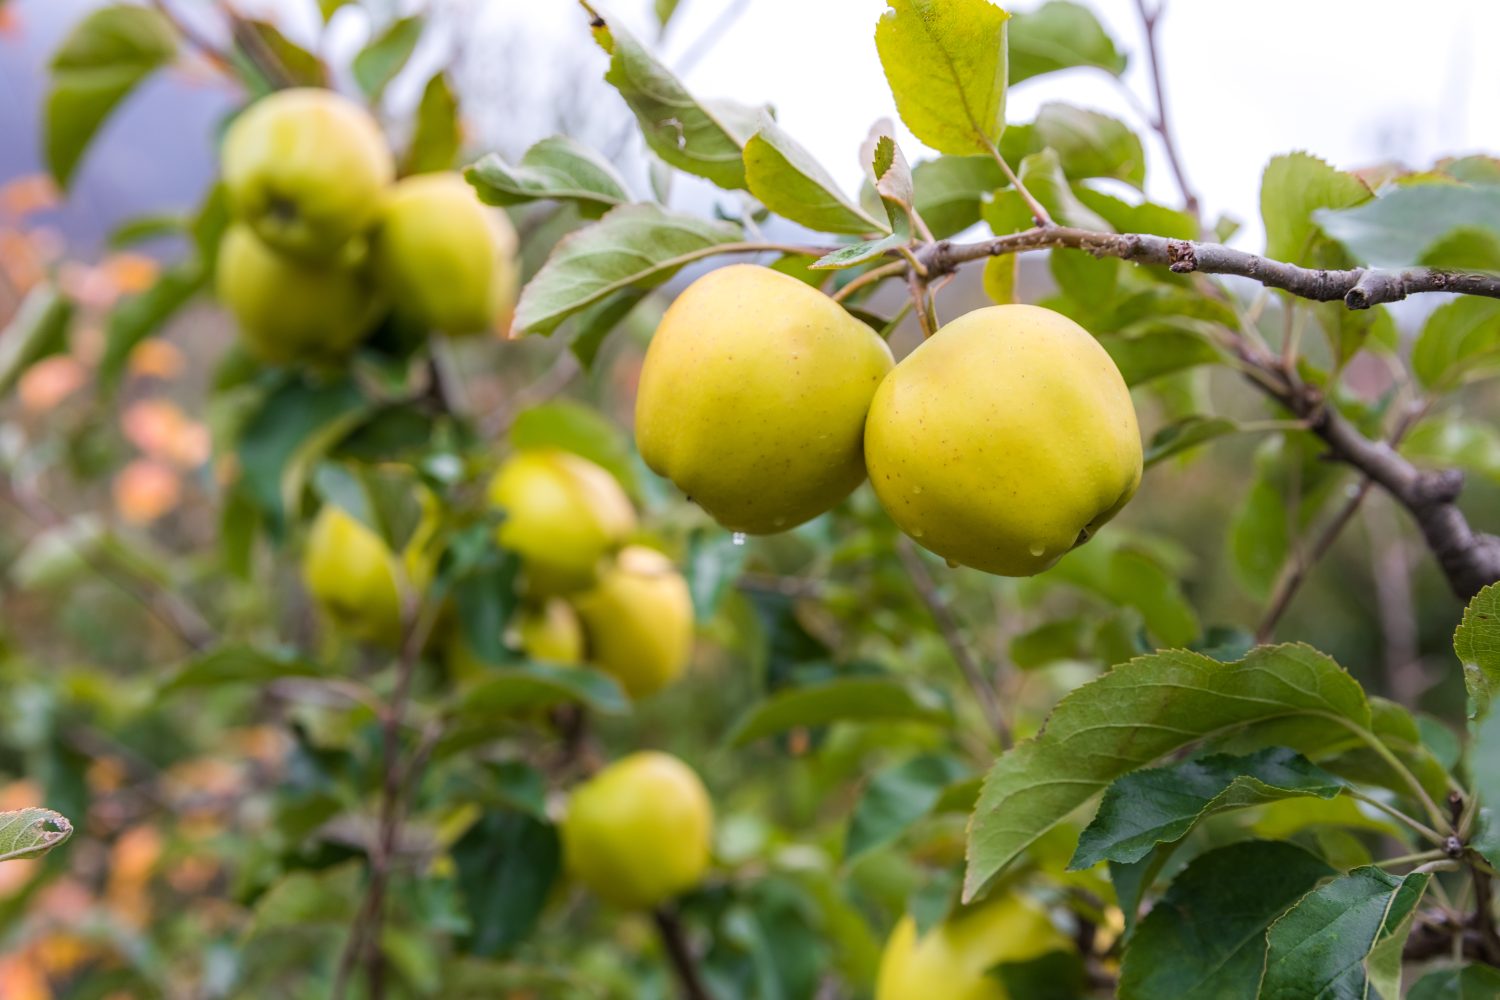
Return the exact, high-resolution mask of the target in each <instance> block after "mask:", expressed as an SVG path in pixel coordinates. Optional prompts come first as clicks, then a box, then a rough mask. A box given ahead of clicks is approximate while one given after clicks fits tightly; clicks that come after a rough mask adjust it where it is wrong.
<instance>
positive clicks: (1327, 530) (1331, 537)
mask: <svg viewBox="0 0 1500 1000" xmlns="http://www.w3.org/2000/svg"><path fill="white" fill-rule="evenodd" d="M1374 485H1375V481H1374V480H1373V479H1370V478H1368V477H1366V478H1365V479H1363V480H1361V481H1360V484H1359V485H1358V486H1357V487H1355V489H1354V492H1353V493H1351V494H1349V498H1348V499H1347V500H1345V501H1344V505H1343V506H1342V507H1340V508H1339V509H1338V513H1336V514H1334V515H1333V517H1332V518H1331V519H1330V520H1329V521H1328V523H1327V524H1326V525H1324V526H1323V530H1322V531H1321V532H1319V534H1318V537H1317V538H1316V539H1315V540H1314V541H1313V543H1312V544H1311V545H1309V546H1306V547H1305V548H1302V547H1298V548H1297V549H1296V550H1294V551H1293V552H1292V553H1291V555H1289V556H1288V557H1287V560H1286V562H1285V563H1284V564H1283V565H1282V567H1281V572H1280V573H1278V574H1277V575H1276V585H1275V587H1274V588H1273V589H1272V591H1271V597H1270V599H1269V600H1267V601H1266V610H1265V614H1264V615H1262V616H1261V620H1260V625H1259V626H1258V627H1257V628H1256V630H1255V641H1256V642H1270V641H1271V638H1272V636H1274V635H1275V634H1276V624H1277V623H1278V622H1280V621H1281V616H1282V615H1284V614H1286V610H1287V608H1289V607H1290V606H1291V603H1292V597H1293V596H1295V595H1296V593H1297V590H1298V588H1299V587H1301V586H1302V581H1303V580H1305V579H1307V573H1308V571H1309V570H1310V569H1312V568H1313V566H1314V565H1315V564H1316V563H1318V562H1319V561H1320V560H1321V559H1322V558H1323V557H1324V556H1325V555H1327V554H1328V550H1329V549H1331V548H1333V543H1334V542H1335V541H1337V540H1338V537H1339V535H1341V534H1343V532H1344V529H1345V528H1346V527H1348V525H1349V522H1350V521H1352V520H1354V515H1355V514H1356V513H1357V512H1358V511H1359V508H1360V505H1361V504H1363V503H1364V502H1365V497H1367V496H1369V495H1370V490H1371V488H1372V487H1374Z"/></svg>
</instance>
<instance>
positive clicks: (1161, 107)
mask: <svg viewBox="0 0 1500 1000" xmlns="http://www.w3.org/2000/svg"><path fill="white" fill-rule="evenodd" d="M1162 3H1163V4H1164V3H1165V0H1162ZM1135 9H1136V10H1137V11H1138V12H1139V13H1140V17H1141V27H1142V28H1143V29H1144V31H1145V35H1146V58H1147V61H1148V62H1149V63H1150V65H1151V86H1152V90H1153V91H1154V92H1155V95H1156V113H1155V114H1154V115H1153V116H1151V118H1150V122H1149V124H1150V125H1151V128H1152V130H1153V131H1154V132H1156V134H1157V135H1158V136H1160V137H1161V144H1162V148H1163V149H1164V150H1165V151H1166V154H1167V165H1168V166H1170V167H1171V168H1172V176H1173V177H1175V178H1176V179H1177V189H1178V190H1179V191H1181V192H1182V202H1183V206H1184V207H1185V208H1186V209H1187V210H1188V214H1189V215H1191V216H1192V217H1193V219H1194V220H1195V221H1197V222H1198V224H1199V227H1200V229H1201V227H1202V224H1203V213H1202V209H1201V207H1200V206H1199V204H1198V196H1197V195H1196V194H1194V193H1193V189H1192V187H1191V185H1189V184H1188V180H1187V172H1186V171H1185V170H1184V169H1183V167H1182V154H1181V152H1180V151H1179V150H1178V148H1177V136H1176V133H1175V132H1173V130H1172V122H1171V119H1170V118H1168V117H1167V90H1166V87H1165V86H1164V85H1163V81H1162V69H1161V45H1160V43H1159V42H1158V40H1157V37H1156V28H1157V26H1158V25H1159V24H1160V23H1161V12H1162V8H1161V6H1158V7H1157V8H1156V9H1155V10H1147V9H1146V0H1135Z"/></svg>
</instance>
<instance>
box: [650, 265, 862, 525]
mask: <svg viewBox="0 0 1500 1000" xmlns="http://www.w3.org/2000/svg"><path fill="white" fill-rule="evenodd" d="M891 363H892V362H891V352H890V348H888V347H887V346H886V344H885V341H883V340H881V339H880V338H879V337H878V336H876V335H875V332H874V331H873V330H871V329H870V328H869V327H868V326H866V325H865V324H863V323H861V322H860V321H859V320H857V319H855V318H854V317H853V316H851V315H849V313H848V312H846V311H845V310H844V308H843V307H842V306H840V305H839V304H838V303H837V302H835V301H833V300H832V299H831V298H829V297H828V296H826V295H824V294H823V293H822V292H820V291H818V290H817V289H814V288H811V287H809V286H808V285H805V284H803V283H802V282H801V281H798V280H797V279H796V278H792V277H789V276H788V275H785V274H782V273H780V272H779V271H773V270H771V269H770V268H768V267H757V266H754V265H751V264H736V265H733V266H730V267H724V268H720V269H719V270H717V271H711V272H709V273H708V274H706V275H704V276H703V277H701V278H699V279H698V280H697V281H695V282H693V283H692V284H691V285H689V286H688V287H687V288H686V289H685V290H684V291H683V292H682V294H681V295H679V296H678V297H677V299H676V301H674V302H673V303H672V305H671V307H670V308H669V309H667V312H666V315H665V316H663V317H662V321H661V324H660V325H659V326H658V327H657V329H656V335H655V336H654V337H653V338H652V340H651V346H650V347H649V348H648V349H647V352H646V361H645V364H644V366H643V367H642V369H641V382H640V392H639V395H638V396H637V397H636V407H635V439H636V444H637V445H638V446H639V448H640V452H641V458H643V459H645V461H646V464H647V465H649V466H650V467H651V468H652V469H653V470H655V471H656V472H657V473H659V474H661V475H663V476H666V477H667V478H668V479H670V480H672V482H674V483H676V484H677V487H678V488H679V489H681V490H682V491H683V492H684V493H686V494H687V495H688V497H690V498H691V499H692V500H694V501H696V502H697V503H698V505H699V506H701V507H702V508H703V509H704V510H706V511H708V512H709V513H710V514H712V515H713V517H714V519H715V520H717V521H718V522H719V523H720V524H722V525H723V526H724V527H726V528H728V529H729V530H731V531H739V532H745V533H748V534H753V535H761V534H770V533H773V532H777V531H784V530H786V529H788V528H792V527H795V526H796V525H798V524H801V523H802V522H804V521H807V520H809V519H810V518H813V517H816V516H817V515H819V514H821V513H823V512H824V511H826V510H828V509H829V508H831V507H832V506H833V505H834V504H836V503H838V502H839V501H840V500H842V499H844V497H846V496H848V495H849V493H850V491H852V490H853V489H854V488H855V487H856V486H858V485H859V484H860V483H861V482H863V481H864V478H865V459H864V451H863V436H864V426H865V414H866V413H867V412H868V410H869V408H870V398H871V397H872V396H873V395H874V393H875V388H876V386H878V385H879V384H880V380H881V379H882V378H884V377H885V374H886V372H888V371H890V369H891Z"/></svg>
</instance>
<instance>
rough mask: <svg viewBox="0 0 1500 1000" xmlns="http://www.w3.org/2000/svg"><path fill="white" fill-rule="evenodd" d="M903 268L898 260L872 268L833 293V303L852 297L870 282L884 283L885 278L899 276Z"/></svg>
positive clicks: (903, 262)
mask: <svg viewBox="0 0 1500 1000" xmlns="http://www.w3.org/2000/svg"><path fill="white" fill-rule="evenodd" d="M905 268H906V262H905V261H900V260H894V261H891V262H890V263H889V264H882V265H881V266H879V267H872V268H871V269H870V270H868V271H866V272H865V273H864V274H861V275H858V276H856V277H855V278H853V279H852V280H851V281H850V282H849V283H848V284H847V285H845V286H844V287H843V288H840V289H839V290H838V291H836V292H834V293H833V301H835V302H843V301H844V300H845V299H847V298H848V297H849V296H851V295H853V294H854V293H855V292H857V291H859V290H860V289H861V288H864V287H865V286H866V285H869V284H870V283H872V282H876V281H884V280H885V279H886V278H890V277H894V276H895V275H898V274H900V273H901V272H902V271H903V270H904V269H905Z"/></svg>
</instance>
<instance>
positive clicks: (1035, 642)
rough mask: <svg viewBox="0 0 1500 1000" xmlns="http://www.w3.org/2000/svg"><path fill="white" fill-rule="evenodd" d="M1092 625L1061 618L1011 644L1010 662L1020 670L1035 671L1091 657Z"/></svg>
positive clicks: (1037, 628) (1020, 637) (1073, 619)
mask: <svg viewBox="0 0 1500 1000" xmlns="http://www.w3.org/2000/svg"><path fill="white" fill-rule="evenodd" d="M1088 638H1089V623H1088V622H1087V621H1085V620H1084V619H1083V618H1081V617H1080V618H1061V619H1058V620H1057V621H1051V622H1047V623H1045V624H1042V625H1038V626H1037V627H1036V628H1033V629H1030V630H1028V631H1026V632H1022V633H1021V634H1020V635H1018V636H1016V637H1015V638H1014V639H1012V640H1011V641H1010V661H1011V662H1012V663H1014V664H1015V665H1016V667H1017V668H1018V669H1020V670H1034V669H1036V668H1037V667H1044V666H1046V665H1047V664H1049V663H1055V662H1057V661H1058V660H1081V659H1086V658H1087V656H1088Z"/></svg>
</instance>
